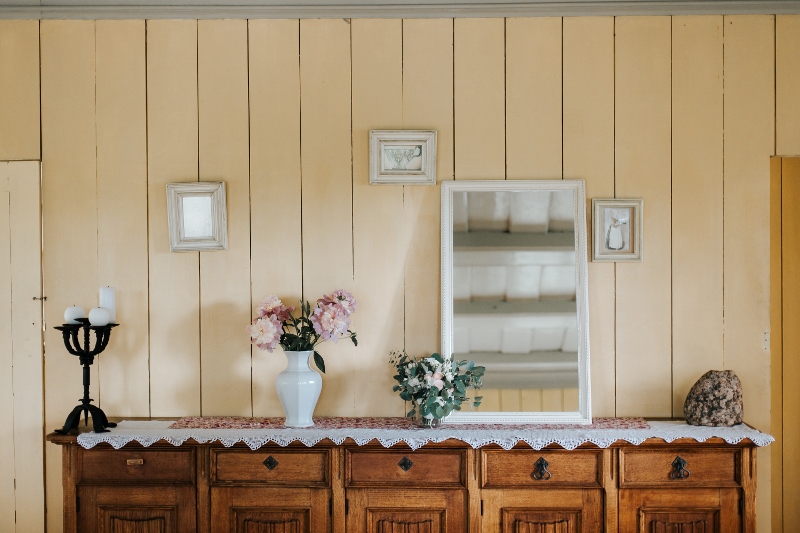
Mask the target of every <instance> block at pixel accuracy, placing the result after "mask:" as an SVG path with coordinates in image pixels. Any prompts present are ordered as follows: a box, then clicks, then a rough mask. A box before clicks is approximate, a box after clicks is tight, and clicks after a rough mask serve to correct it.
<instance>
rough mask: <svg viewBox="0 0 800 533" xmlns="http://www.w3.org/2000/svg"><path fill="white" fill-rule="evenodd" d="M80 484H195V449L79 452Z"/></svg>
mask: <svg viewBox="0 0 800 533" xmlns="http://www.w3.org/2000/svg"><path fill="white" fill-rule="evenodd" d="M78 452H79V453H78V483H84V484H90V483H91V484H104V483H189V484H191V483H194V472H195V467H194V450H192V449H185V448H184V449H181V448H170V449H165V450H158V449H155V450H154V449H136V448H122V449H121V450H97V449H95V450H83V449H81V450H78Z"/></svg>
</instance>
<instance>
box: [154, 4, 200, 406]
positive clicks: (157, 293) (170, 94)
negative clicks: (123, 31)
mask: <svg viewBox="0 0 800 533" xmlns="http://www.w3.org/2000/svg"><path fill="white" fill-rule="evenodd" d="M147 157H148V187H147V189H148V197H147V200H148V230H149V241H148V243H149V259H150V263H149V264H150V317H149V319H150V412H151V414H152V415H153V416H185V415H199V414H200V314H199V308H200V294H199V269H200V260H199V257H198V253H197V252H188V253H172V252H170V250H169V234H168V232H167V231H168V227H167V194H166V184H167V183H175V182H192V181H197V176H198V174H197V173H198V170H197V22H195V21H191V20H188V21H183V20H182V21H172V20H150V21H147Z"/></svg>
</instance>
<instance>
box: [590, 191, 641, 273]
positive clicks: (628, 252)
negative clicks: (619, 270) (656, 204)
mask: <svg viewBox="0 0 800 533" xmlns="http://www.w3.org/2000/svg"><path fill="white" fill-rule="evenodd" d="M643 208H644V200H642V199H616V198H613V199H612V198H610V199H597V198H595V199H593V200H592V224H593V226H594V227H593V230H592V241H593V243H592V252H593V253H592V261H616V262H625V261H641V260H642V239H643V232H644V227H643V221H644V217H643V216H642V210H643Z"/></svg>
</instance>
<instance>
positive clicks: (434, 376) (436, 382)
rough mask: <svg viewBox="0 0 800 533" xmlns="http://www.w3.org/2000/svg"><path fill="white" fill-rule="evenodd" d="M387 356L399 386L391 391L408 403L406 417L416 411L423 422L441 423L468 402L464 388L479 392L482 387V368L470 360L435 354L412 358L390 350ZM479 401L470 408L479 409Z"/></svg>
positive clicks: (479, 399) (475, 399)
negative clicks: (409, 405) (425, 420)
mask: <svg viewBox="0 0 800 533" xmlns="http://www.w3.org/2000/svg"><path fill="white" fill-rule="evenodd" d="M390 356H391V357H390V360H389V362H390V363H391V364H393V365H394V366H395V368H397V375H396V376H394V379H395V381H397V383H398V384H397V385H395V386H394V387H392V390H393V391H395V392H398V393H400V398H402V399H403V400H405V401H407V402H411V411H409V412H408V413H407V414H406V416H408V417H413V416H415V415H416V414H417V412H419V414H420V415H421V416H422V418H423V419H427V420H441V419H442V418H444V417H446V416H448V415H449V414H450V413H452V412H453V411H460V410H461V404H462V403H464V402H469V399H468V398H467V389H470V388H473V389H480V388H481V386H482V385H483V382H482V379H483V373H484V371H485V368H484V367H482V366H475V363H473V362H472V361H457V360H456V359H444V358H443V357H442V356H441V355H439V354H438V353H434V354H431V356H430V357H423V358H411V357H409V356H408V354H407V353H406V352H405V351H393V352H390ZM482 398H483V397H482V396H476V397H475V398H473V399H472V405H473V406H474V407H478V406H479V405H480V404H481V399H482Z"/></svg>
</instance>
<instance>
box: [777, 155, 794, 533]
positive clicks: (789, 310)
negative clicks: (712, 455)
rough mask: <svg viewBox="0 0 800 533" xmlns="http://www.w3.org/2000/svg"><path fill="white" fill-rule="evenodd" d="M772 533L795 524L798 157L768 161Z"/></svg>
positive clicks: (784, 529)
mask: <svg viewBox="0 0 800 533" xmlns="http://www.w3.org/2000/svg"><path fill="white" fill-rule="evenodd" d="M771 175H772V193H771V194H772V203H771V210H772V216H771V239H770V240H771V243H772V246H771V258H770V265H771V290H770V297H771V316H772V319H771V320H772V323H771V329H772V331H771V335H770V339H771V343H770V344H771V346H770V348H771V353H772V376H771V383H772V427H771V428H770V433H772V434H773V435H774V437H775V443H774V444H773V445H772V446H770V452H771V454H772V499H773V506H772V511H773V515H772V521H773V526H774V527H773V531H789V529H787V528H791V527H792V525H794V524H798V523H800V454H798V453H797V450H796V445H795V443H797V442H798V440H800V425H798V424H797V420H798V419H800V388H798V387H797V386H796V383H797V382H798V381H800V329H798V328H797V324H799V323H800V210H798V208H797V206H798V204H800V157H773V158H772V160H771Z"/></svg>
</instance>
